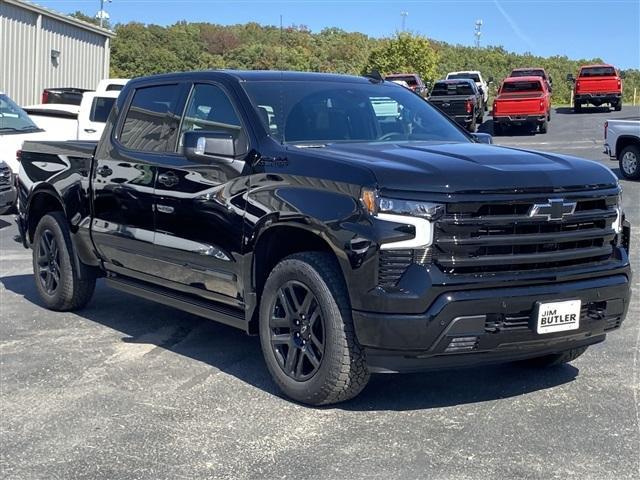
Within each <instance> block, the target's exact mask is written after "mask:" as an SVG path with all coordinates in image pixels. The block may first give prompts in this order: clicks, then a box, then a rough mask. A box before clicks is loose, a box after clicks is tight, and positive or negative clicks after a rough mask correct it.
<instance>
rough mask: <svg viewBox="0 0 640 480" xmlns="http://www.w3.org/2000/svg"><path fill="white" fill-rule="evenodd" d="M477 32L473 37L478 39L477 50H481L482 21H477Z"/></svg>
mask: <svg viewBox="0 0 640 480" xmlns="http://www.w3.org/2000/svg"><path fill="white" fill-rule="evenodd" d="M474 30H475V32H474V33H473V35H474V36H475V37H476V48H480V37H481V36H482V19H478V20H476V26H475V29H474Z"/></svg>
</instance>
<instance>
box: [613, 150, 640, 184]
mask: <svg viewBox="0 0 640 480" xmlns="http://www.w3.org/2000/svg"><path fill="white" fill-rule="evenodd" d="M618 162H619V163H620V172H622V175H623V176H624V177H625V178H630V179H632V180H637V179H639V178H640V147H638V146H637V145H629V146H627V147H624V148H623V149H622V151H621V152H620V154H619V155H618Z"/></svg>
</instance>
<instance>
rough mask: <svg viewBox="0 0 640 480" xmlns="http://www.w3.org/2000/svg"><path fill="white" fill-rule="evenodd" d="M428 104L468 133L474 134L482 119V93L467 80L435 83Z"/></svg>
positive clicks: (471, 81)
mask: <svg viewBox="0 0 640 480" xmlns="http://www.w3.org/2000/svg"><path fill="white" fill-rule="evenodd" d="M429 103H431V105H433V106H435V107H437V108H439V109H440V110H442V111H443V112H444V113H445V114H446V115H448V116H449V117H451V118H452V119H453V120H455V121H456V122H458V123H459V124H460V125H462V126H463V127H465V128H466V129H467V130H469V131H470V132H475V131H476V128H477V126H478V125H481V124H482V120H483V118H484V101H483V98H482V93H480V91H479V90H478V87H477V86H476V84H475V82H474V81H473V80H469V79H459V80H441V81H439V82H436V83H435V84H434V86H433V89H432V90H431V95H430V96H429Z"/></svg>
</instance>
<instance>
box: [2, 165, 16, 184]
mask: <svg viewBox="0 0 640 480" xmlns="http://www.w3.org/2000/svg"><path fill="white" fill-rule="evenodd" d="M12 178H13V176H12V175H11V169H10V168H9V167H2V168H0V188H1V187H8V186H10V185H11V182H12Z"/></svg>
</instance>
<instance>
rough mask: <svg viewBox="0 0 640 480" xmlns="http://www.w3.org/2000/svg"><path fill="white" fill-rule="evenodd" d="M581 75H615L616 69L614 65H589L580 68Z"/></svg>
mask: <svg viewBox="0 0 640 480" xmlns="http://www.w3.org/2000/svg"><path fill="white" fill-rule="evenodd" d="M580 76H581V77H615V76H616V69H615V68H613V67H588V68H583V69H582V70H580Z"/></svg>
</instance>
